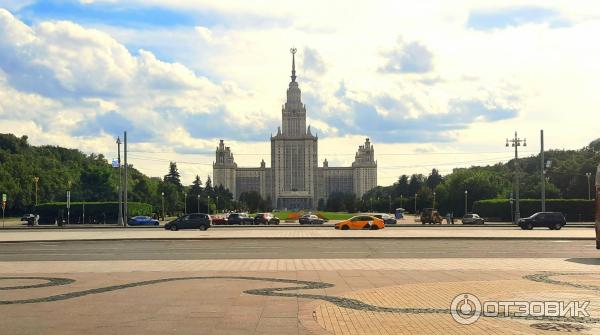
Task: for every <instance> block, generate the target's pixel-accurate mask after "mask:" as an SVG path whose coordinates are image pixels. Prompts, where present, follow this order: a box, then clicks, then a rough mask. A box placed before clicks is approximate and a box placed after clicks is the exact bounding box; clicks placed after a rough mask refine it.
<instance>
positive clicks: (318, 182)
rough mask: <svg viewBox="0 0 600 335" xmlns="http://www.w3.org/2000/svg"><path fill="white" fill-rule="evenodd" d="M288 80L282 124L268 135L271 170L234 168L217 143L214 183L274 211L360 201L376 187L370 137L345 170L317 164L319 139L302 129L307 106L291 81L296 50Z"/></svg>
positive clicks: (227, 150) (230, 156)
mask: <svg viewBox="0 0 600 335" xmlns="http://www.w3.org/2000/svg"><path fill="white" fill-rule="evenodd" d="M291 52H292V77H291V78H292V81H291V82H290V84H289V87H288V89H287V100H286V102H285V104H284V105H283V106H282V109H281V116H282V125H281V127H277V134H276V135H275V136H271V167H267V166H266V164H265V161H264V160H262V161H261V163H260V166H259V167H254V168H245V167H238V166H237V164H236V163H235V160H234V158H233V152H232V151H231V148H230V147H227V146H225V143H224V142H223V140H221V141H220V143H219V146H218V147H217V151H216V158H215V162H214V163H213V183H214V185H222V186H223V187H225V188H227V189H228V190H229V191H230V192H231V193H232V194H233V197H234V199H238V198H239V196H240V195H241V194H242V193H243V192H248V191H256V192H258V193H260V195H261V196H262V197H263V199H271V201H272V206H273V207H274V208H279V209H284V208H287V209H312V208H315V207H317V205H318V203H319V201H326V200H327V197H328V196H329V195H330V194H331V193H333V192H342V193H353V194H354V195H356V197H361V196H362V195H363V194H364V193H366V192H367V191H369V190H370V189H372V188H374V187H375V186H377V161H375V150H374V147H373V145H372V144H371V142H370V141H369V139H368V138H367V139H366V141H365V143H364V144H363V145H361V146H359V147H358V151H357V152H356V156H355V158H354V162H353V163H352V166H350V167H330V166H329V164H328V162H327V159H325V160H324V161H323V166H322V167H319V165H318V156H317V152H318V140H319V139H318V137H317V136H315V135H313V134H312V133H311V131H310V126H308V128H307V127H306V105H304V104H303V103H302V99H301V92H300V88H299V87H298V82H296V65H295V55H294V54H295V53H296V49H292V50H291Z"/></svg>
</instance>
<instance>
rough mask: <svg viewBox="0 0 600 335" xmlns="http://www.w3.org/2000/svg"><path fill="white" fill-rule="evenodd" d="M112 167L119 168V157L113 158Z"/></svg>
mask: <svg viewBox="0 0 600 335" xmlns="http://www.w3.org/2000/svg"><path fill="white" fill-rule="evenodd" d="M112 167H114V168H118V167H119V160H118V159H113V160H112Z"/></svg>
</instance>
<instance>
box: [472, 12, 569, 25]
mask: <svg viewBox="0 0 600 335" xmlns="http://www.w3.org/2000/svg"><path fill="white" fill-rule="evenodd" d="M528 23H548V24H549V25H550V26H551V27H553V28H556V27H564V26H568V25H570V23H569V21H568V20H566V19H565V18H563V17H561V15H560V13H559V12H558V11H556V10H554V9H550V8H544V7H508V8H500V9H485V10H475V11H472V12H471V13H470V14H469V20H468V21H467V26H468V27H470V28H473V29H476V30H493V29H503V28H507V27H510V26H513V27H517V26H521V25H524V24H528Z"/></svg>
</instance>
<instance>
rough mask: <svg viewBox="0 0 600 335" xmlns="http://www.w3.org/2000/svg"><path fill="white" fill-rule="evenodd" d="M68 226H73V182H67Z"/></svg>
mask: <svg viewBox="0 0 600 335" xmlns="http://www.w3.org/2000/svg"><path fill="white" fill-rule="evenodd" d="M67 186H68V187H67V224H71V181H70V180H69V181H67Z"/></svg>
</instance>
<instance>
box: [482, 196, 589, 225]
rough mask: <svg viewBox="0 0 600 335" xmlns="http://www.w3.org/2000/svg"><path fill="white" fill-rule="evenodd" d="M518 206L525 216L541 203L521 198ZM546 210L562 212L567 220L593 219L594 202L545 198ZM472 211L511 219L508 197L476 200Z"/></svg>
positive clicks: (489, 216) (534, 210)
mask: <svg viewBox="0 0 600 335" xmlns="http://www.w3.org/2000/svg"><path fill="white" fill-rule="evenodd" d="M519 207H520V211H521V217H526V216H530V215H531V214H534V213H536V212H539V211H541V207H542V205H541V200H539V199H522V200H521V201H520V206H519ZM546 210H547V211H549V212H561V213H563V215H564V216H565V218H566V219H567V222H568V221H571V222H577V221H594V214H595V202H594V200H582V199H548V200H546ZM513 211H514V204H513ZM473 212H475V213H477V214H479V215H480V216H482V217H485V218H495V219H500V220H502V221H511V205H510V201H509V200H508V199H489V200H480V201H476V202H475V203H474V204H473Z"/></svg>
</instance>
